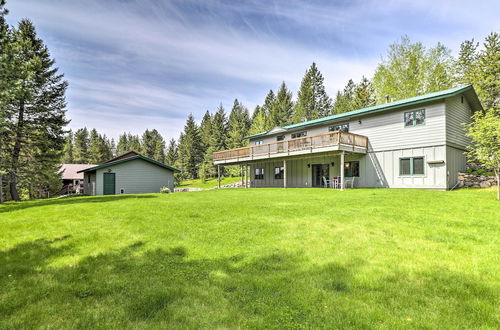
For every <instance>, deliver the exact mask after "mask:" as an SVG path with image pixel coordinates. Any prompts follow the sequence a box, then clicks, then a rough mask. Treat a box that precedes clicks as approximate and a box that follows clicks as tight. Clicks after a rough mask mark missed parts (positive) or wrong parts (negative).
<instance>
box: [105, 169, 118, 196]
mask: <svg viewBox="0 0 500 330" xmlns="http://www.w3.org/2000/svg"><path fill="white" fill-rule="evenodd" d="M115 191H116V190H115V173H104V189H103V195H114V194H115Z"/></svg>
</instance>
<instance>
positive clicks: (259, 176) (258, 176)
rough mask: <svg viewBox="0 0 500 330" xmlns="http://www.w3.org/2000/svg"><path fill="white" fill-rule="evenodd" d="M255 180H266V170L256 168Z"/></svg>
mask: <svg viewBox="0 0 500 330" xmlns="http://www.w3.org/2000/svg"><path fill="white" fill-rule="evenodd" d="M255 180H264V169H263V168H256V169H255Z"/></svg>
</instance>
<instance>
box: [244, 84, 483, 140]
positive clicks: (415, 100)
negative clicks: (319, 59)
mask: <svg viewBox="0 0 500 330" xmlns="http://www.w3.org/2000/svg"><path fill="white" fill-rule="evenodd" d="M470 90H472V91H474V88H473V87H472V85H466V86H459V87H455V88H450V89H446V90H443V91H439V92H434V93H429V94H425V95H420V96H415V97H410V98H408V99H404V100H399V101H395V102H391V103H384V104H379V105H375V106H372V107H368V108H363V109H359V110H354V111H349V112H344V113H339V114H337V115H333V116H328V117H323V118H318V119H314V120H309V121H305V122H302V123H298V124H292V125H287V126H283V127H282V128H283V129H285V130H287V131H288V130H293V129H297V128H303V127H307V126H311V125H317V124H321V123H324V122H334V121H339V120H342V119H346V118H349V117H353V116H361V115H367V114H371V113H376V112H380V111H387V110H393V109H397V108H400V107H405V106H410V105H417V104H420V103H424V102H430V101H435V100H440V99H443V98H446V97H450V96H455V95H458V94H461V93H464V92H467V91H470ZM474 95H475V92H474ZM475 96H476V95H475ZM476 98H477V96H476ZM268 134H269V131H267V132H261V133H257V134H253V135H250V136H247V137H246V138H247V139H251V138H256V137H259V136H265V135H268Z"/></svg>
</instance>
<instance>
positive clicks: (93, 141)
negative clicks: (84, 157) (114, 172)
mask: <svg viewBox="0 0 500 330" xmlns="http://www.w3.org/2000/svg"><path fill="white" fill-rule="evenodd" d="M100 143H101V140H100V137H99V133H97V130H96V129H95V128H93V129H92V130H91V131H90V139H89V149H88V157H89V162H90V163H92V164H99V163H100V162H102V161H103V160H102V155H101V153H100V146H99V145H100Z"/></svg>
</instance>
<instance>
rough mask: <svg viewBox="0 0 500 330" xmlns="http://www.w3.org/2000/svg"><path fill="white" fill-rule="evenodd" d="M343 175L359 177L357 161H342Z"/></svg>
mask: <svg viewBox="0 0 500 330" xmlns="http://www.w3.org/2000/svg"><path fill="white" fill-rule="evenodd" d="M344 176H345V177H353V176H356V177H359V162H358V161H352V162H345V163H344Z"/></svg>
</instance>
